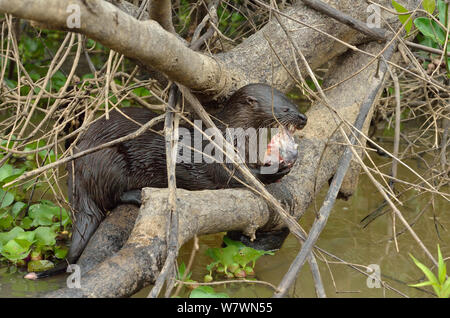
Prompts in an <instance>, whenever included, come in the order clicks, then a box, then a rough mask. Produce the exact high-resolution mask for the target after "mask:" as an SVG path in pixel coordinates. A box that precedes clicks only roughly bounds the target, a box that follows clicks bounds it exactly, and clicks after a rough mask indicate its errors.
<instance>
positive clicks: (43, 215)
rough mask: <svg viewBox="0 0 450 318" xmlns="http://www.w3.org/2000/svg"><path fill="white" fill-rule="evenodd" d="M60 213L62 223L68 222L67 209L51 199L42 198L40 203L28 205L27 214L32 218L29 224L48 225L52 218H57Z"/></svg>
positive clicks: (50, 223) (51, 222)
mask: <svg viewBox="0 0 450 318" xmlns="http://www.w3.org/2000/svg"><path fill="white" fill-rule="evenodd" d="M60 213H61V216H62V224H63V225H64V226H65V225H67V224H68V223H69V222H70V221H69V216H68V214H67V211H66V210H65V209H63V208H61V207H59V206H57V205H55V204H54V203H53V202H51V201H46V200H42V201H41V203H38V204H33V205H32V206H30V209H29V211H28V216H29V217H30V218H31V219H33V223H32V224H31V226H39V225H44V226H49V225H52V224H53V223H54V221H53V220H54V218H55V219H57V220H59V218H60ZM57 223H59V221H58V222H57Z"/></svg>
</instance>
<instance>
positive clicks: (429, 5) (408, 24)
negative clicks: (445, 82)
mask: <svg viewBox="0 0 450 318" xmlns="http://www.w3.org/2000/svg"><path fill="white" fill-rule="evenodd" d="M392 6H393V7H394V8H395V9H396V10H397V12H399V13H406V12H408V10H407V9H406V8H404V7H403V6H402V5H400V4H399V3H397V2H396V1H395V0H392ZM422 6H423V8H424V9H425V11H426V12H428V13H429V15H430V17H418V18H416V19H414V25H415V26H416V28H417V29H418V30H419V32H420V34H419V35H418V36H417V40H418V42H419V43H420V44H422V45H424V46H428V47H431V48H435V49H438V48H441V49H443V51H444V52H445V56H447V55H448V52H450V43H449V41H447V47H444V46H445V42H446V35H447V32H446V30H445V29H444V28H443V27H442V26H445V27H446V26H447V25H448V7H449V5H448V3H445V2H444V1H443V0H438V1H437V3H436V2H435V1H434V0H424V1H423V2H422ZM436 7H437V8H438V20H439V22H440V23H438V22H437V21H436V20H435V19H434V18H433V17H431V16H433V14H434V11H435V10H436ZM399 19H400V22H401V23H402V24H403V25H404V26H405V30H406V32H407V33H408V34H409V33H410V31H411V29H412V26H413V20H412V19H411V14H402V15H399ZM445 64H446V68H447V77H448V78H450V58H449V57H447V58H445Z"/></svg>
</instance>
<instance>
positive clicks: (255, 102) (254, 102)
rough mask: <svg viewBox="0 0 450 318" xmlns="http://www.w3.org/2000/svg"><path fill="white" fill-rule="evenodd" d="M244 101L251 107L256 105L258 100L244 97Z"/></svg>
mask: <svg viewBox="0 0 450 318" xmlns="http://www.w3.org/2000/svg"><path fill="white" fill-rule="evenodd" d="M245 101H246V102H247V104H248V105H250V106H253V107H255V106H257V105H258V100H257V99H256V98H255V97H253V96H246V97H245Z"/></svg>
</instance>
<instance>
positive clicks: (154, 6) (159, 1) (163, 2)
mask: <svg viewBox="0 0 450 318" xmlns="http://www.w3.org/2000/svg"><path fill="white" fill-rule="evenodd" d="M148 12H149V16H150V19H151V20H155V21H156V22H158V23H159V24H161V26H162V27H163V28H164V30H167V31H169V32H170V33H175V28H174V27H173V23H172V3H171V0H151V1H150V2H149V7H148Z"/></svg>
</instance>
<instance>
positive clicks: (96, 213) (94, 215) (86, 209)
mask: <svg viewBox="0 0 450 318" xmlns="http://www.w3.org/2000/svg"><path fill="white" fill-rule="evenodd" d="M83 203H84V204H82V208H81V209H77V210H78V211H80V212H76V213H75V215H74V216H73V218H72V223H73V232H72V243H71V245H70V249H69V253H68V255H67V257H66V259H65V260H64V261H63V262H61V263H59V264H58V265H56V266H55V267H53V268H51V269H49V270H46V271H43V272H36V273H28V274H27V275H25V278H27V279H39V278H45V277H49V276H53V275H56V274H59V273H63V272H65V271H66V269H67V266H68V265H69V264H74V263H75V262H76V261H77V260H78V258H79V257H80V255H81V253H83V251H84V248H85V247H86V245H87V243H88V242H89V239H90V238H91V236H92V235H93V234H94V233H95V231H96V230H97V228H98V226H99V225H100V222H101V221H102V220H103V219H104V215H103V213H102V212H101V211H100V209H99V208H98V207H97V205H96V204H95V202H94V201H92V200H91V199H90V198H88V197H84V198H83Z"/></svg>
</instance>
